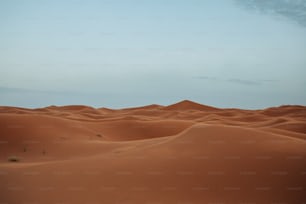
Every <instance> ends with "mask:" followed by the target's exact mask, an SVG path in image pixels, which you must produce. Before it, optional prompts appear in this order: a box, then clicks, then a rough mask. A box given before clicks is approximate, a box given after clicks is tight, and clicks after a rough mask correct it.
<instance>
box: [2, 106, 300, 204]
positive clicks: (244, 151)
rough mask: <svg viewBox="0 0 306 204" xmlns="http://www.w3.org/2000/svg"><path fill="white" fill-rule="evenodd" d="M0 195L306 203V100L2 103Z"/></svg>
mask: <svg viewBox="0 0 306 204" xmlns="http://www.w3.org/2000/svg"><path fill="white" fill-rule="evenodd" d="M11 156H16V157H18V159H19V161H18V162H10V161H8V158H10V157H11ZM0 203H1V204H2V203H8V204H11V203H18V204H20V203H27V204H30V203H31V204H34V203H35V204H36V203H41V204H48V203H52V204H55V203H56V204H68V203H69V204H70V203H71V204H78V203H82V204H96V203H103V204H104V203H105V204H113V203H116V204H117V203H118V204H119V203H124V204H127V203H128V204H146V203H148V204H149V203H150V204H172V203H180V204H181V203H192V204H198V203H199V204H202V203H241V204H242V203H244V204H246V203H248V204H250V203H252V204H253V203H288V204H289V203H290V204H291V203H299V204H302V203H304V204H305V203H306V107H305V106H281V107H276V108H268V109H265V110H255V111H251V110H240V109H218V108H214V107H209V106H204V105H201V104H197V103H194V102H191V101H182V102H180V103H177V104H174V105H170V106H159V105H150V106H145V107H139V108H130V109H121V110H112V109H107V108H100V109H95V108H92V107H87V106H62V107H56V106H50V107H46V108H40V109H24V108H17V107H0Z"/></svg>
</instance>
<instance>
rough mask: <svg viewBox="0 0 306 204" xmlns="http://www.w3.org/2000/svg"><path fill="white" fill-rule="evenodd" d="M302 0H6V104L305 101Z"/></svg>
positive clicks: (0, 34) (1, 20) (258, 104)
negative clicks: (187, 100)
mask: <svg viewBox="0 0 306 204" xmlns="http://www.w3.org/2000/svg"><path fill="white" fill-rule="evenodd" d="M304 8H306V3H304V1H301V0H267V1H261V0H216V1H213V0H211V1H208V0H207V1H205V0H188V1H187V0H184V1H183V0H154V1H152V0H86V1H85V0H82V1H81V0H66V1H60V0H53V1H47V0H27V1H24V0H2V1H0V105H10V106H23V107H42V106H48V105H66V104H85V105H90V106H95V107H102V106H106V107H111V108H120V107H127V106H139V105H146V104H151V103H158V104H164V105H166V104H170V103H174V102H177V101H179V100H183V99H189V100H195V101H197V102H200V103H204V104H208V105H212V106H218V107H237V108H250V109H253V108H264V107H267V106H278V105H282V104H302V105H306V23H305V22H306V10H305V9H304Z"/></svg>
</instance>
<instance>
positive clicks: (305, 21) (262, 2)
mask: <svg viewBox="0 0 306 204" xmlns="http://www.w3.org/2000/svg"><path fill="white" fill-rule="evenodd" d="M235 1H236V2H237V3H238V4H239V5H242V6H243V7H245V8H248V9H253V10H257V11H260V12H262V13H265V14H271V15H278V16H283V17H286V18H287V19H290V20H292V21H295V22H297V23H299V24H300V25H302V26H306V1H305V0H235Z"/></svg>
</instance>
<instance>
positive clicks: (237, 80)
mask: <svg viewBox="0 0 306 204" xmlns="http://www.w3.org/2000/svg"><path fill="white" fill-rule="evenodd" d="M193 78H194V79H200V80H207V81H217V82H221V81H222V82H229V83H234V84H240V85H246V86H260V85H263V84H266V83H273V82H277V80H273V79H262V80H249V79H241V78H217V77H212V76H195V77H193Z"/></svg>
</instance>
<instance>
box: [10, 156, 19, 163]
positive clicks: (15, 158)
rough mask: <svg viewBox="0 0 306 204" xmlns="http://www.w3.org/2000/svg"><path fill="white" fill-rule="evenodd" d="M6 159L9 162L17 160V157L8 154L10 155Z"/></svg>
mask: <svg viewBox="0 0 306 204" xmlns="http://www.w3.org/2000/svg"><path fill="white" fill-rule="evenodd" d="M8 161H9V162H19V158H18V157H16V156H10V157H9V158H8Z"/></svg>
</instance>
